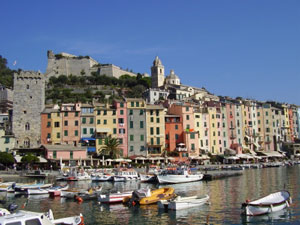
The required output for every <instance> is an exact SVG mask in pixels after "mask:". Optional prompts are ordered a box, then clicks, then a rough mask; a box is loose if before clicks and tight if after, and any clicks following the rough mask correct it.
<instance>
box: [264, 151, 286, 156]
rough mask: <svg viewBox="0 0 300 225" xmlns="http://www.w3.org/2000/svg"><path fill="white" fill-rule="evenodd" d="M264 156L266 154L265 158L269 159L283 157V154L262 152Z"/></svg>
mask: <svg viewBox="0 0 300 225" xmlns="http://www.w3.org/2000/svg"><path fill="white" fill-rule="evenodd" d="M262 154H264V155H265V156H268V157H283V155H282V154H280V153H279V152H276V151H269V152H262Z"/></svg>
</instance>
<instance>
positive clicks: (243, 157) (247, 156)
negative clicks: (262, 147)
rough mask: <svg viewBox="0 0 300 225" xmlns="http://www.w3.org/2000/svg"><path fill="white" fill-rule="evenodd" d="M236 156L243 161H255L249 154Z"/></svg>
mask: <svg viewBox="0 0 300 225" xmlns="http://www.w3.org/2000/svg"><path fill="white" fill-rule="evenodd" d="M236 156H237V157H239V158H241V159H253V156H251V155H248V154H237V155H236Z"/></svg>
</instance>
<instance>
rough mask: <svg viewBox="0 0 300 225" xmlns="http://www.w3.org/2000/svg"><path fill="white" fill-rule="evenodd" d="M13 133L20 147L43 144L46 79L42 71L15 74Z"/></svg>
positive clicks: (34, 146) (32, 146)
mask: <svg viewBox="0 0 300 225" xmlns="http://www.w3.org/2000/svg"><path fill="white" fill-rule="evenodd" d="M13 99H14V101H13V133H14V135H15V138H16V143H15V146H16V147H18V148H36V147H39V146H40V144H41V112H42V111H43V109H44V107H45V79H44V75H43V74H41V73H40V72H34V71H21V72H20V73H15V74H14V98H13Z"/></svg>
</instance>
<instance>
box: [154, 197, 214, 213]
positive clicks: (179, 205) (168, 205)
mask: <svg viewBox="0 0 300 225" xmlns="http://www.w3.org/2000/svg"><path fill="white" fill-rule="evenodd" d="M208 200H209V196H208V195H205V196H204V197H199V196H197V195H195V196H190V197H181V196H177V197H176V198H175V199H171V200H161V201H159V202H158V203H157V204H158V207H159V208H164V209H171V210H180V209H188V208H192V207H197V206H200V205H203V204H205V203H207V202H208Z"/></svg>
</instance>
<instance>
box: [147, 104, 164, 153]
mask: <svg viewBox="0 0 300 225" xmlns="http://www.w3.org/2000/svg"><path fill="white" fill-rule="evenodd" d="M146 136H147V148H148V154H150V155H160V154H161V153H162V152H163V151H164V148H165V111H164V108H163V107H162V106H159V105H147V106H146Z"/></svg>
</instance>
